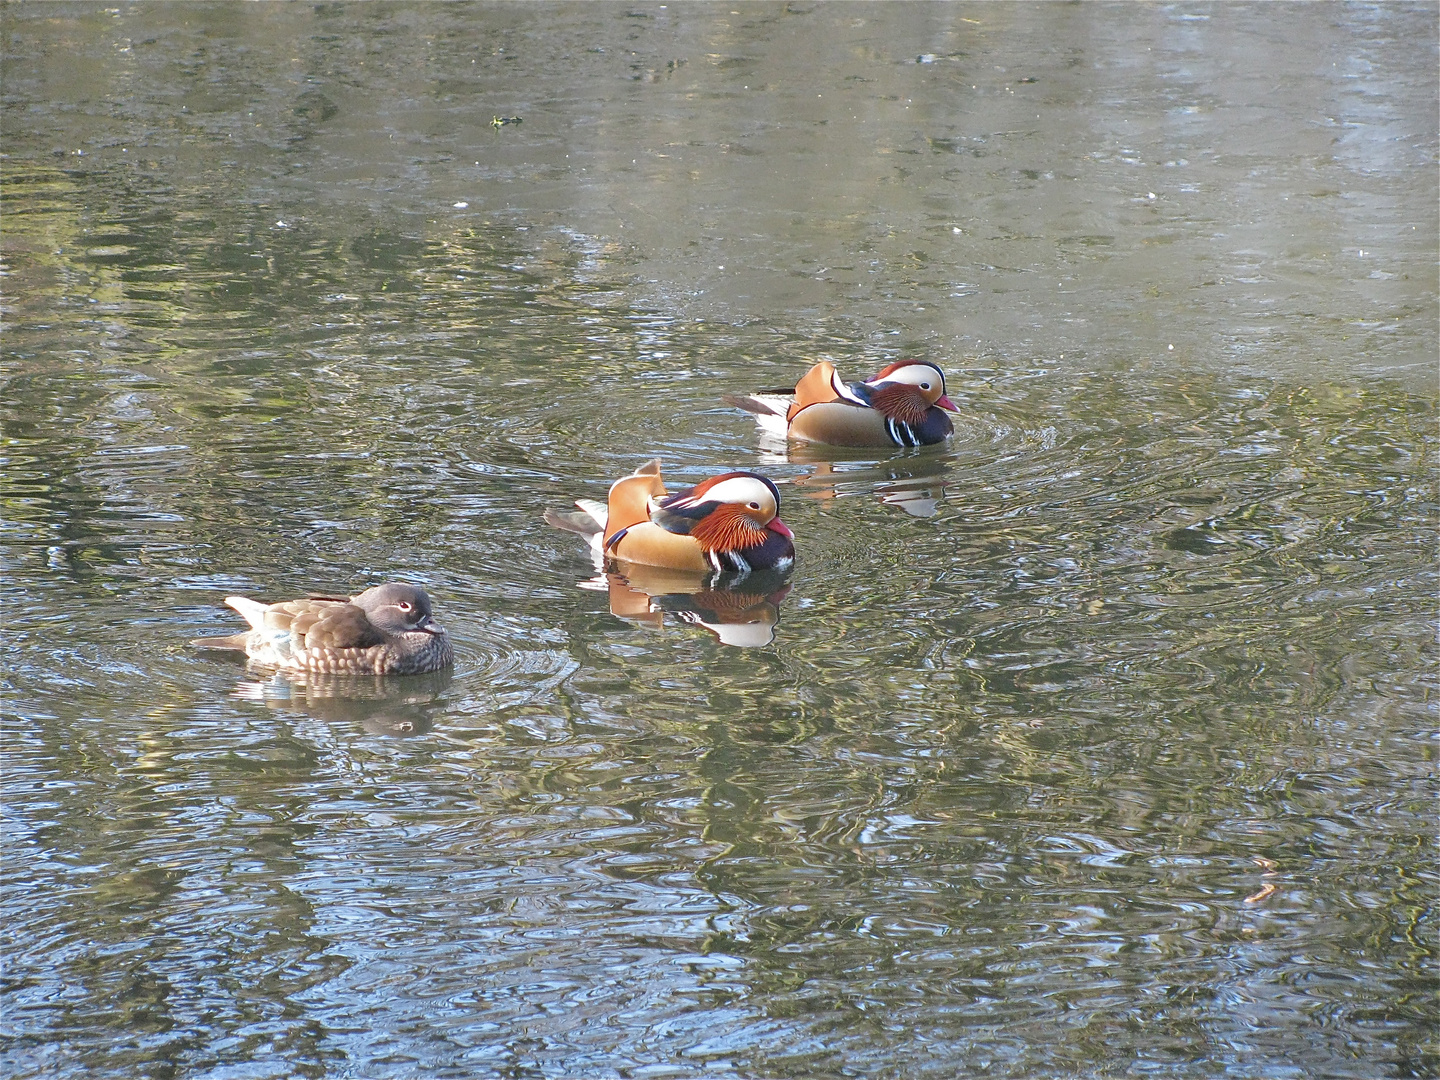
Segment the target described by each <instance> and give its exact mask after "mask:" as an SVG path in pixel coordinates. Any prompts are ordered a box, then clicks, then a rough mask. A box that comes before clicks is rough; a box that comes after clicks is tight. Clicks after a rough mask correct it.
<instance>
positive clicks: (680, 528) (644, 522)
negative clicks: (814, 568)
mask: <svg viewBox="0 0 1440 1080" xmlns="http://www.w3.org/2000/svg"><path fill="white" fill-rule="evenodd" d="M575 505H576V506H578V507H579V508H580V512H579V513H574V512H569V513H558V512H556V511H554V510H547V511H545V520H546V521H547V522H548V523H549V524H551V525H554V526H555V527H556V528H559V529H565V530H567V531H569V532H574V533H579V534H580V535H581V536H584V537H586V538H587V539H588V540H589V541H590V548H591V551H592V552H593V554H594V555H595V559H596V562H598V563H600V564H601V565H604V561H605V559H607V558H611V559H619V560H621V561H623V562H632V563H643V564H644V565H646V566H665V567H670V568H671V569H674V570H695V571H700V572H701V573H708V572H709V571H712V570H713V571H717V572H722V573H723V572H727V571H729V572H739V573H746V572H748V571H750V570H778V571H781V572H784V571H787V570H789V569H790V568H791V567H792V566H793V565H794V564H795V534H794V533H792V532H791V531H790V530H789V529H788V528H786V526H785V523H784V522H783V521H781V520H780V517H779V514H780V492H779V491H778V490H777V489H776V487H775V485H774V484H773V483H771V482H770V481H769V480H767V479H765V477H763V476H760V475H757V474H756V473H750V472H728V473H723V474H722V475H720V476H712V477H711V478H710V479H709V480H705V481H702V482H701V483H698V484H696V485H695V486H694V487H688V488H685V489H684V490H682V491H676V492H674V493H673V494H667V493H666V491H665V482H664V481H663V480H661V479H660V460H659V459H658V458H657V459H655V460H654V461H651V462H649V463H648V464H645V465H642V466H640V468H638V469H636V470H635V471H634V472H633V473H631V474H630V475H629V476H626V477H623V478H621V479H619V480H617V481H615V483H613V484H611V485H610V499H609V502H608V504H607V505H605V506H602V505H601V504H600V503H598V502H594V501H593V500H590V499H579V500H577V501H576V503H575Z"/></svg>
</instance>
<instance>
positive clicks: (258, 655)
mask: <svg viewBox="0 0 1440 1080" xmlns="http://www.w3.org/2000/svg"><path fill="white" fill-rule="evenodd" d="M225 603H226V604H228V605H230V607H232V608H234V609H235V610H236V611H238V612H239V613H240V614H241V615H243V616H245V621H246V622H248V623H249V624H250V627H251V629H250V630H248V631H247V632H245V633H243V634H233V635H231V636H230V637H211V638H196V639H195V640H194V641H192V642H190V644H191V645H194V646H196V647H198V648H201V649H238V650H240V651H242V652H244V653H245V655H246V656H248V657H249V658H250V659H251V660H253V661H255V663H257V664H263V665H265V666H266V667H273V668H278V669H280V670H281V671H306V672H312V673H315V674H327V675H419V674H424V673H426V672H431V671H439V670H440V669H441V668H447V667H449V666H450V665H451V664H452V663H453V662H454V653H453V652H452V651H451V649H450V635H449V634H447V633H446V632H445V628H444V627H443V626H441V625H440V624H439V623H437V622H436V621H435V618H434V616H433V615H432V614H431V611H430V597H429V596H427V595H425V590H424V589H422V588H420V587H419V586H417V585H404V584H400V583H398V582H391V583H390V584H388V585H376V586H375V587H374V588H373V589H366V590H365V591H364V592H362V593H361V594H360V595H359V596H351V597H343V596H311V597H309V598H307V599H305V600H286V601H283V602H281V603H278V604H262V603H260V601H258V600H251V599H249V598H247V597H244V596H227V597H226V598H225Z"/></svg>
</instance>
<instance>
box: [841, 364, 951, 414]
mask: <svg viewBox="0 0 1440 1080" xmlns="http://www.w3.org/2000/svg"><path fill="white" fill-rule="evenodd" d="M864 386H865V388H866V396H867V397H868V398H869V400H870V405H871V406H872V407H873V408H876V409H879V410H880V411H881V412H882V413H884V414H885V415H886V416H887V417H888V418H889V419H891V420H896V421H899V422H900V423H902V424H910V425H912V426H913V425H918V424H922V423H924V421H925V414H926V413H927V412H928V411H929V410H930V409H931V408H932V407H934V408H941V409H945V410H947V411H949V412H958V411H959V410H958V409H956V408H955V403H954V402H953V401H951V400H950V399H949V398H948V397H946V396H945V373H944V372H942V371H941V370H940V369H939V368H938V367H936V366H935V365H934V364H932V363H929V362H928V361H925V360H901V361H899V362H898V363H894V364H890V365H888V366H886V367H883V368H881V369H880V370H879V371H878V372H876V373H875V374H874V375H872V376H871V377H870V378H868V379H866V380H865V383H864Z"/></svg>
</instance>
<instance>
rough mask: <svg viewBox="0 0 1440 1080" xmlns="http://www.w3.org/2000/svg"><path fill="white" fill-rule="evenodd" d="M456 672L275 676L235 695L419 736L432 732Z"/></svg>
mask: <svg viewBox="0 0 1440 1080" xmlns="http://www.w3.org/2000/svg"><path fill="white" fill-rule="evenodd" d="M452 677H453V671H452V670H451V669H449V668H447V669H446V670H444V671H437V672H432V673H431V674H428V675H373V676H372V675H313V674H305V673H303V672H282V671H277V672H275V673H273V674H272V675H271V676H270V677H269V678H268V679H263V680H261V679H258V678H255V679H245V680H243V681H241V682H240V683H239V684H238V685H237V686H236V687H235V689H234V691H233V692H232V696H233V697H236V698H238V699H240V700H242V701H254V702H258V703H260V704H263V705H265V706H266V707H267V708H271V709H276V710H287V709H288V710H296V711H299V712H303V713H306V714H308V715H310V716H313V717H315V719H317V720H326V721H330V722H333V723H352V724H359V725H360V726H361V727H363V728H364V729H365V730H366V731H368V732H371V733H372V734H375V735H419V734H421V733H423V732H426V731H429V730H430V729H431V728H432V727H433V726H434V719H433V713H434V712H435V707H436V702H437V701H438V700H439V698H440V694H441V692H442V691H443V690H444V689H445V687H447V686H449V685H450V680H451V678H452Z"/></svg>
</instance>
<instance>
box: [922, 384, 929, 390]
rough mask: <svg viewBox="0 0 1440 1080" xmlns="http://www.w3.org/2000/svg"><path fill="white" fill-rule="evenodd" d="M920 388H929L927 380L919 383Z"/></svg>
mask: <svg viewBox="0 0 1440 1080" xmlns="http://www.w3.org/2000/svg"><path fill="white" fill-rule="evenodd" d="M920 389H921V390H929V389H930V384H929V383H928V382H922V383H921V384H920Z"/></svg>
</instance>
